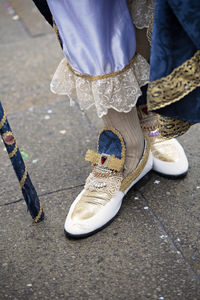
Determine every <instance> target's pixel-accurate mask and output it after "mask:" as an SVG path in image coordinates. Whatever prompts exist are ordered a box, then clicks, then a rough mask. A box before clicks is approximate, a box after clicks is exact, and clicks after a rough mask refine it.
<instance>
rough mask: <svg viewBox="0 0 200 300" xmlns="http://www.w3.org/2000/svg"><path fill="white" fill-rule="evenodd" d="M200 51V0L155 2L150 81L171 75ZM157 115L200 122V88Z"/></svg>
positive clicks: (161, 110)
mask: <svg viewBox="0 0 200 300" xmlns="http://www.w3.org/2000/svg"><path fill="white" fill-rule="evenodd" d="M199 49H200V0H156V4H155V16H154V27H153V34H152V47H151V58H150V66H151V68H150V81H154V80H156V79H160V78H162V77H165V76H167V75H169V74H170V73H171V72H172V71H173V70H174V69H175V68H176V67H178V66H180V65H182V64H183V63H184V62H185V61H186V60H188V59H190V58H191V57H192V56H193V55H194V54H195V52H196V51H197V50H199ZM199 63H200V62H199ZM156 112H157V113H159V114H162V115H165V116H168V117H174V118H177V119H181V120H184V121H189V122H200V88H196V89H195V90H194V91H193V92H191V93H190V94H188V95H187V96H185V97H184V98H182V99H181V100H180V101H178V102H175V103H173V104H171V105H168V106H166V107H164V108H162V109H159V110H156Z"/></svg>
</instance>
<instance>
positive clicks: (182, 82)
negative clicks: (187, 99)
mask: <svg viewBox="0 0 200 300" xmlns="http://www.w3.org/2000/svg"><path fill="white" fill-rule="evenodd" d="M199 86H200V50H198V51H197V52H196V53H195V55H194V56H193V57H192V58H190V59H188V60H187V61H186V62H184V63H183V64H182V65H181V66H179V67H178V68H176V69H174V70H173V72H172V73H170V74H169V75H168V76H166V77H162V78H160V79H157V80H155V81H152V82H150V83H149V86H148V92H147V103H148V109H149V110H156V109H159V108H162V107H165V106H167V105H169V104H172V103H174V102H177V101H179V100H181V99H182V98H183V97H184V96H186V95H188V94H189V93H190V92H192V91H193V90H195V89H196V88H197V87H199Z"/></svg>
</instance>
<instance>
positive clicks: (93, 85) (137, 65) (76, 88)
mask: <svg viewBox="0 0 200 300" xmlns="http://www.w3.org/2000/svg"><path fill="white" fill-rule="evenodd" d="M148 81H149V64H148V63H147V61H146V60H145V59H144V58H143V56H141V55H140V54H137V55H136V57H135V60H134V62H133V63H132V65H131V66H130V68H129V69H128V70H126V71H124V72H122V73H120V74H118V75H116V76H111V77H108V78H105V79H97V80H93V81H91V80H89V79H86V78H84V77H79V76H76V75H75V74H74V73H73V72H72V71H71V70H70V69H69V67H68V65H67V62H66V58H64V59H63V60H62V61H61V62H60V64H59V66H58V68H57V70H56V72H55V74H54V76H53V79H52V82H51V85H50V87H51V91H52V92H53V93H55V94H59V95H67V96H68V97H69V98H70V99H76V98H77V99H78V102H79V105H80V107H81V109H88V108H90V107H91V106H92V105H95V106H96V110H97V114H98V116H99V117H100V118H101V117H102V116H103V115H106V114H107V111H108V109H110V108H113V109H115V110H116V111H118V112H129V111H130V110H131V109H132V107H134V106H135V104H136V102H137V99H138V98H139V96H140V95H141V94H142V92H141V90H140V87H141V86H143V85H145V84H146V83H148Z"/></svg>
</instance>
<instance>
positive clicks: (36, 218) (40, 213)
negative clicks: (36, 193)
mask: <svg viewBox="0 0 200 300" xmlns="http://www.w3.org/2000/svg"><path fill="white" fill-rule="evenodd" d="M39 203H40V202H39ZM41 215H42V205H41V203H40V210H39V213H38V215H37V216H36V217H35V218H34V222H35V223H37V222H38V221H39V219H40V217H41Z"/></svg>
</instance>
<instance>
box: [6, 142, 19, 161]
mask: <svg viewBox="0 0 200 300" xmlns="http://www.w3.org/2000/svg"><path fill="white" fill-rule="evenodd" d="M17 149H18V148H17V143H16V144H15V148H14V149H13V151H12V152H10V153H8V156H9V158H10V159H11V158H13V156H14V155H15V154H16V153H17Z"/></svg>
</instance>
